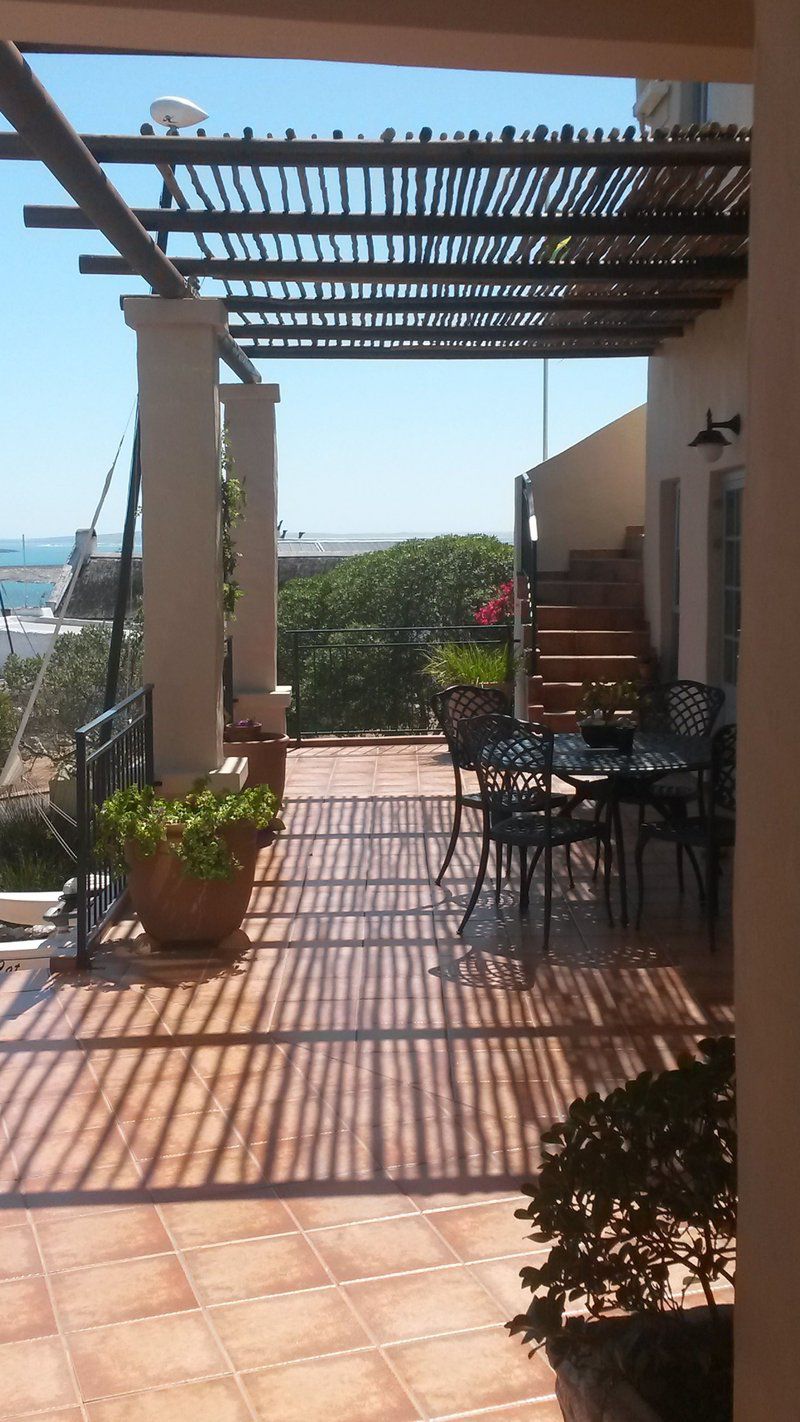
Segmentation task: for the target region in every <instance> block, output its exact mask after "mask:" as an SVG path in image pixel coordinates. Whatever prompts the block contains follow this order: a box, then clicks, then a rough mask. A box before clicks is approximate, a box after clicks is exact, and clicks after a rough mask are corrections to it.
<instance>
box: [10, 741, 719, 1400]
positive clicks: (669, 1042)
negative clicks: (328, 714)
mask: <svg viewBox="0 0 800 1422" xmlns="http://www.w3.org/2000/svg"><path fill="white" fill-rule="evenodd" d="M450 783H451V782H450V771H449V767H448V764H447V761H446V759H445V756H444V754H443V752H442V751H441V750H440V749H438V748H437V747H435V746H433V747H431V746H420V747H397V746H386V747H382V748H381V749H380V750H379V751H378V750H376V749H374V748H373V749H370V748H367V747H364V748H356V747H352V748H351V747H348V748H345V749H340V750H336V749H325V748H318V749H307V750H303V751H302V752H299V753H296V754H294V755H293V756H292V757H290V781H289V796H290V802H289V805H288V808H287V822H288V826H289V830H288V833H287V834H286V835H285V836H284V837H283V838H282V839H281V841H280V843H279V844H278V845H276V846H275V847H273V849H271V850H269V851H267V852H266V853H265V854H264V855H263V857H262V860H261V862H260V866H259V874H258V883H257V887H256V892H255V895H254V898H253V901H252V903H251V908H250V913H249V915H248V919H247V921H246V924H245V929H246V936H244V935H242V936H241V937H240V939H239V940H237V941H236V942H235V943H232V944H229V945H227V947H226V951H225V952H224V953H220V954H217V955H215V956H214V957H213V958H211V959H209V960H207V961H196V960H189V959H186V958H184V959H176V958H174V957H173V958H171V959H165V957H164V955H163V954H162V955H151V954H150V953H149V952H148V945H147V943H146V941H145V940H143V939H142V937H141V936H140V934H139V933H138V931H137V928H136V926H135V924H131V923H127V924H126V923H123V924H122V925H120V926H119V928H118V929H117V930H116V934H115V942H114V943H113V944H111V945H109V947H108V948H107V949H105V950H103V951H102V952H101V953H98V955H97V958H96V962H95V966H94V968H93V971H92V973H91V974H90V975H88V976H87V977H86V978H84V979H82V980H80V981H77V982H76V981H74V980H73V981H67V982H65V983H63V984H62V985H61V986H56V985H53V984H50V983H48V982H46V981H45V980H44V979H42V978H40V979H37V978H36V977H35V976H33V975H30V976H28V977H27V978H26V979H25V980H23V979H22V975H20V974H17V975H13V976H11V977H8V978H6V979H5V980H4V981H3V983H2V989H0V1014H1V1015H2V1022H1V1024H0V1052H1V1054H2V1055H1V1057H0V1110H1V1111H2V1126H3V1142H2V1157H1V1158H0V1191H2V1199H1V1203H2V1205H3V1207H4V1208H3V1210H2V1212H0V1280H2V1282H0V1380H1V1381H0V1417H2V1418H12V1417H13V1418H17V1419H18V1418H21V1417H36V1418H38V1419H39V1422H79V1419H82V1422H174V1419H178V1418H180V1419H181V1422H184V1419H186V1418H187V1417H188V1418H191V1419H192V1422H247V1419H250V1422H255V1420H256V1419H258V1422H316V1419H321V1420H322V1422H411V1419H423V1418H424V1419H434V1418H436V1419H443V1418H449V1419H455V1418H466V1417H480V1418H482V1419H486V1422H552V1419H555V1418H557V1417H558V1416H559V1415H560V1414H559V1411H558V1408H557V1406H556V1404H555V1402H554V1400H553V1396H552V1389H553V1383H552V1378H551V1375H550V1374H549V1372H548V1369H547V1366H546V1364H545V1363H544V1361H543V1360H541V1359H540V1358H536V1359H534V1360H533V1361H531V1360H529V1359H528V1357H527V1355H526V1352H525V1350H524V1349H523V1348H522V1347H520V1346H519V1344H518V1342H517V1341H512V1340H509V1338H508V1337H507V1335H506V1334H505V1332H504V1330H503V1327H502V1324H503V1322H504V1320H505V1319H506V1318H508V1317H509V1316H510V1315H511V1314H512V1313H513V1312H516V1311H518V1309H519V1308H520V1307H521V1306H522V1305H523V1296H522V1294H521V1291H520V1288H519V1280H518V1271H519V1269H520V1267H521V1265H522V1263H523V1262H524V1260H525V1258H526V1256H528V1255H529V1253H530V1252H531V1248H530V1246H529V1245H528V1243H527V1241H526V1239H525V1230H524V1227H523V1226H522V1225H521V1224H520V1222H519V1221H518V1220H516V1219H515V1218H514V1208H515V1203H516V1198H517V1194H518V1185H519V1181H520V1179H521V1178H523V1177H524V1176H525V1174H526V1173H527V1172H528V1171H529V1170H530V1169H532V1168H533V1167H534V1166H535V1164H536V1160H537V1156H538V1150H537V1141H538V1133H539V1131H540V1129H541V1128H542V1127H543V1126H544V1125H545V1124H547V1123H549V1122H550V1121H551V1120H552V1119H553V1118H554V1117H555V1116H556V1115H557V1114H559V1113H560V1112H561V1111H562V1110H563V1109H564V1107H565V1106H566V1104H567V1103H568V1102H569V1101H570V1100H571V1099H572V1098H573V1097H574V1096H575V1095H576V1094H578V1093H579V1092H582V1091H584V1090H585V1089H588V1088H599V1089H601V1090H602V1089H606V1088H610V1087H611V1086H612V1085H613V1084H614V1083H615V1082H619V1081H622V1080H624V1079H625V1078H626V1077H628V1076H630V1075H631V1074H632V1073H635V1072H636V1071H638V1070H640V1069H641V1068H642V1067H644V1066H650V1067H656V1068H657V1067H661V1066H663V1065H665V1064H671V1063H672V1062H673V1061H674V1058H675V1054H676V1052H678V1051H679V1050H681V1049H684V1048H691V1047H692V1045H693V1044H694V1043H695V1042H696V1041H697V1039H698V1038H699V1037H701V1036H702V1035H703V1034H704V1033H708V1032H717V1031H720V1030H727V1029H728V1028H729V1026H730V1021H731V1013H730V1006H729V1004H730V950H729V947H728V945H727V943H726V941H725V934H724V933H723V934H722V936H721V938H722V941H721V947H720V951H719V952H718V954H717V955H716V957H715V958H713V959H712V958H710V957H709V955H708V952H707V949H706V945H705V938H704V934H703V930H702V924H701V919H700V915H699V911H698V907H697V901H696V897H695V894H694V890H693V887H692V886H691V885H689V886H687V893H686V896H685V898H684V900H683V902H681V901H680V899H679V896H678V893H677V889H676V885H675V880H674V872H673V862H672V859H671V857H670V858H669V859H666V860H664V861H663V863H661V862H659V860H658V857H657V851H656V850H654V852H653V857H652V860H651V863H650V866H649V867H650V873H649V885H650V887H651V892H650V897H649V905H650V910H649V915H648V921H647V926H646V928H644V929H643V930H642V931H641V932H640V933H636V932H635V931H633V930H630V931H623V930H621V929H616V930H610V929H609V928H608V927H607V926H606V922H605V916H604V909H603V906H602V902H601V899H600V896H599V895H598V894H597V893H596V892H595V889H594V886H593V885H592V884H591V880H590V876H589V873H588V869H587V861H586V860H585V859H583V860H581V862H580V866H579V870H580V872H579V873H578V875H577V883H576V888H575V890H574V891H569V890H568V887H567V884H566V878H565V877H563V875H562V867H563V866H562V864H561V862H559V863H558V866H557V867H558V874H559V883H558V892H557V895H556V900H555V906H556V922H555V928H554V933H553V940H552V951H551V953H550V956H549V958H548V959H547V960H545V959H543V957H542V955H541V952H540V950H539V943H540V932H541V919H540V909H541V906H540V902H539V900H538V899H537V898H536V897H535V896H534V899H533V902H532V910H531V917H530V921H529V923H524V924H523V923H521V922H520V920H519V918H518V916H517V914H516V909H515V906H514V902H513V900H512V896H511V894H510V893H506V894H504V900H505V901H504V903H503V906H502V918H498V916H497V914H496V911H495V908H494V905H493V903H491V901H490V899H489V897H488V896H487V898H486V901H485V902H482V903H481V904H480V905H479V907H478V909H477V910H476V913H475V916H474V918H473V920H472V922H471V923H470V926H469V929H468V932H467V935H466V937H465V939H464V940H463V941H462V940H460V939H458V938H457V937H456V934H455V927H456V925H457V923H458V919H459V917H460V911H461V908H462V906H463V903H464V900H465V896H466V894H467V892H468V890H469V888H470V886H471V874H472V867H473V865H474V862H475V848H476V846H475V841H474V839H473V838H471V837H470V836H469V835H465V836H464V837H463V839H462V842H461V846H460V850H459V853H458V854H457V856H456V861H455V862H454V864H453V866H452V869H451V873H450V874H449V876H448V878H447V879H446V881H445V886H446V887H443V888H442V889H437V888H436V887H435V885H434V884H433V882H432V875H434V874H435V873H436V870H437V867H438V862H439V858H440V855H441V853H442V851H443V847H444V844H445V842H446V830H447V828H448V815H449V796H450Z"/></svg>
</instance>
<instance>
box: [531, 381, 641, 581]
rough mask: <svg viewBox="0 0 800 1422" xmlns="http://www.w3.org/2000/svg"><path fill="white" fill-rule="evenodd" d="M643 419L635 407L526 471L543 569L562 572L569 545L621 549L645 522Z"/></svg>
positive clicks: (570, 546) (567, 558)
mask: <svg viewBox="0 0 800 1422" xmlns="http://www.w3.org/2000/svg"><path fill="white" fill-rule="evenodd" d="M646 417H647V407H646V405H639V406H638V408H637V409H635V410H630V411H629V413H628V414H627V415H622V416H621V417H620V418H619V419H618V420H613V421H612V422H611V424H610V425H604V426H603V428H602V429H600V430H595V432H594V434H591V435H588V436H587V438H586V439H582V440H580V442H579V443H578V444H573V445H571V446H570V448H569V449H565V450H563V451H562V452H561V454H556V455H554V456H553V458H552V459H548V460H545V462H544V463H543V464H537V465H536V467H535V468H534V469H531V470H530V471H529V477H530V479H531V482H532V484H533V502H534V508H535V512H536V523H537V526H538V530H539V568H540V570H541V571H542V572H546V573H557V572H562V571H564V570H565V569H566V567H567V564H568V561H569V553H570V549H571V548H621V547H622V544H623V540H624V538H625V529H626V527H627V526H628V525H629V524H640V523H643V522H644V482H645V481H644V468H645V426H646V423H647V418H646Z"/></svg>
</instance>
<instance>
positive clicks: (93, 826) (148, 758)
mask: <svg viewBox="0 0 800 1422" xmlns="http://www.w3.org/2000/svg"><path fill="white" fill-rule="evenodd" d="M75 768H76V781H77V784H76V806H77V861H78V862H77V881H78V895H77V924H76V931H77V951H78V959H79V961H85V960H86V959H87V958H88V955H89V953H90V951H91V947H92V943H93V942H94V940H95V939H96V938H97V936H98V934H99V933H100V932H101V931H102V929H103V927H104V926H105V924H106V923H107V922H108V919H109V917H110V915H111V913H112V912H113V909H114V907H115V905H116V903H117V901H118V900H119V898H120V896H121V895H122V893H123V891H124V888H125V875H124V874H120V873H119V872H118V871H117V870H116V869H115V868H114V867H113V866H112V865H111V864H110V863H109V862H108V861H107V860H106V859H105V858H104V856H103V855H102V854H101V853H100V850H99V848H98V844H97V833H96V830H97V811H98V808H99V807H100V805H102V803H103V801H104V800H107V799H108V797H109V795H113V793H114V791H115V790H124V789H127V788H128V787H129V786H131V785H138V786H144V785H152V784H153V689H152V687H150V686H145V687H143V688H142V690H140V691H134V692H133V693H132V694H131V695H130V696H126V697H125V699H124V701H120V702H119V703H118V704H117V705H116V706H112V707H111V710H110V711H104V712H103V714H102V715H101V716H96V717H95V719H94V720H93V721H89V722H88V724H87V725H85V726H81V728H80V730H78V731H76V732H75Z"/></svg>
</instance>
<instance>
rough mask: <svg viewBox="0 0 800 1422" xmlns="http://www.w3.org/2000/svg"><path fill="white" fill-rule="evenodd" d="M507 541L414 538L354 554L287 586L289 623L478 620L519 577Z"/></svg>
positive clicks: (283, 612) (282, 614)
mask: <svg viewBox="0 0 800 1422" xmlns="http://www.w3.org/2000/svg"><path fill="white" fill-rule="evenodd" d="M511 569H512V554H511V547H510V545H509V544H507V543H501V541H500V539H499V538H492V537H490V536H489V535H488V534H480V533H478V534H463V535H462V534H455V533H448V534H443V535H442V536H441V537H439V538H410V539H408V540H407V541H406V542H405V543H398V544H396V545H395V547H394V548H386V549H382V550H380V551H379V552H377V553H362V554H361V555H360V556H359V557H357V558H348V559H347V560H346V562H344V563H340V564H339V567H338V568H334V569H332V571H331V572H330V573H320V574H319V575H318V576H317V577H314V578H295V579H294V580H293V581H292V582H290V583H287V584H286V586H285V587H283V588H282V589H281V593H280V598H279V601H278V620H279V622H280V625H281V627H445V626H458V625H459V624H461V623H469V622H472V620H473V617H474V614H475V612H476V611H477V609H478V608H479V607H480V606H482V604H483V603H485V602H486V601H487V600H488V598H489V597H490V596H492V594H493V593H495V592H496V590H497V587H498V585H499V584H500V583H502V582H503V581H504V580H505V579H507V578H509V577H510V576H511Z"/></svg>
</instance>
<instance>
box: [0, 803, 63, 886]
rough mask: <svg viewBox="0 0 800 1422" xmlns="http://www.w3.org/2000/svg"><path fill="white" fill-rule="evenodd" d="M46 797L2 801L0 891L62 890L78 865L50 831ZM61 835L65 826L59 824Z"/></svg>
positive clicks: (0, 809) (0, 804) (0, 811)
mask: <svg viewBox="0 0 800 1422" xmlns="http://www.w3.org/2000/svg"><path fill="white" fill-rule="evenodd" d="M44 805H45V800H44V797H41V798H38V799H34V798H33V797H31V796H28V795H25V796H13V797H9V798H8V799H4V800H0V890H2V891H3V892H4V893H15V892H18V891H19V892H25V891H27V892H29V893H35V892H37V891H39V890H45V889H60V888H61V887H62V885H63V884H64V883H65V881H66V880H67V879H70V878H71V877H72V875H73V874H74V873H75V864H74V861H73V859H72V858H71V857H70V855H69V853H68V852H67V850H66V849H64V847H63V846H62V845H61V844H59V842H58V840H57V839H56V838H55V836H54V835H53V834H52V832H51V830H50V829H49V828H48V825H47V822H46V820H45V818H44V814H43V809H44ZM59 833H60V834H62V833H63V826H62V825H60V824H59Z"/></svg>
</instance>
